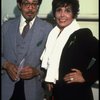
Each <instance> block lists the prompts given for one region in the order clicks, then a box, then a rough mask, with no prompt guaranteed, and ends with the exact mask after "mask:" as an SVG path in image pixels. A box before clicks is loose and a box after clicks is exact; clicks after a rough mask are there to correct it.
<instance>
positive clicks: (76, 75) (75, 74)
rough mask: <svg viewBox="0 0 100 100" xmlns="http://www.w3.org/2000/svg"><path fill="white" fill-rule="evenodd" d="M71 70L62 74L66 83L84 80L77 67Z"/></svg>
mask: <svg viewBox="0 0 100 100" xmlns="http://www.w3.org/2000/svg"><path fill="white" fill-rule="evenodd" d="M71 71H72V72H70V73H68V74H66V75H65V76H64V81H65V82H67V83H74V82H79V83H83V82H85V79H84V77H83V76H82V73H81V71H80V70H78V69H71Z"/></svg>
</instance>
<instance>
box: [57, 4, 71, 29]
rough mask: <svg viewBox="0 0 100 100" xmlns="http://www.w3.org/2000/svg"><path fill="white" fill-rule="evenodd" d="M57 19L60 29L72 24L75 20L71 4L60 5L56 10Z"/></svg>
mask: <svg viewBox="0 0 100 100" xmlns="http://www.w3.org/2000/svg"><path fill="white" fill-rule="evenodd" d="M55 20H56V23H57V25H58V27H59V28H60V29H63V28H65V27H66V26H68V25H69V24H71V22H72V21H73V13H72V9H71V6H64V7H58V8H57V9H56V12H55Z"/></svg>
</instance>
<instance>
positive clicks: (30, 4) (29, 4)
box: [22, 2, 38, 8]
mask: <svg viewBox="0 0 100 100" xmlns="http://www.w3.org/2000/svg"><path fill="white" fill-rule="evenodd" d="M22 5H23V6H25V7H27V8H28V7H30V6H31V7H34V8H36V7H37V6H38V2H33V3H29V2H23V3H22Z"/></svg>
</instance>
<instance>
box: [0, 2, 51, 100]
mask: <svg viewBox="0 0 100 100" xmlns="http://www.w3.org/2000/svg"><path fill="white" fill-rule="evenodd" d="M41 2H42V0H17V5H18V7H19V9H20V11H21V17H18V18H15V19H13V20H9V21H7V22H5V23H4V24H3V26H2V71H3V72H2V86H1V87H2V89H1V92H2V95H1V99H2V100H43V96H44V91H43V88H42V86H41V76H42V71H41V69H40V64H41V62H40V56H41V53H42V51H43V49H44V46H45V42H46V39H47V36H48V33H49V32H50V30H51V29H52V26H51V25H50V24H49V23H47V22H45V21H43V20H41V19H39V18H38V17H37V13H38V10H39V7H40V4H41ZM25 21H26V22H27V23H29V24H27V25H26V22H25ZM25 25H26V26H29V29H28V32H26V33H27V34H26V35H25V34H24V33H25V32H23V31H24V27H26V26H25ZM25 30H26V29H25ZM23 34H24V37H23ZM22 61H24V62H23V63H22ZM19 67H23V68H22V69H21V70H19ZM18 79H19V80H18ZM23 86H24V87H23ZM18 88H19V89H18ZM22 88H23V89H22Z"/></svg>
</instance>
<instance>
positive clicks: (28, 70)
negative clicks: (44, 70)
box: [20, 66, 40, 79]
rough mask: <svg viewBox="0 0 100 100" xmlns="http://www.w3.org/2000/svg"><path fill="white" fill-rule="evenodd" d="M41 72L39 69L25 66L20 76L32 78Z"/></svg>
mask: <svg viewBox="0 0 100 100" xmlns="http://www.w3.org/2000/svg"><path fill="white" fill-rule="evenodd" d="M39 74H40V72H39V70H38V69H36V68H34V67H30V66H26V67H23V69H22V70H21V72H20V78H22V79H30V78H33V77H35V76H37V75H39Z"/></svg>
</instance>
